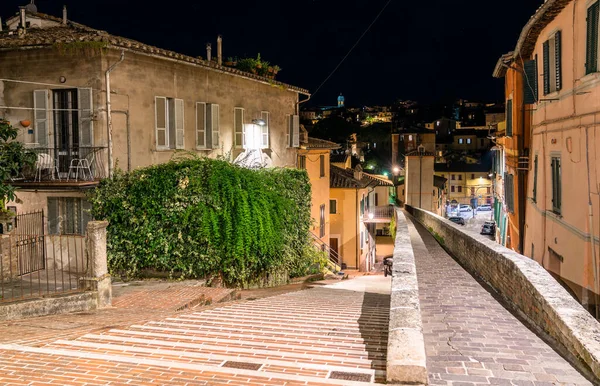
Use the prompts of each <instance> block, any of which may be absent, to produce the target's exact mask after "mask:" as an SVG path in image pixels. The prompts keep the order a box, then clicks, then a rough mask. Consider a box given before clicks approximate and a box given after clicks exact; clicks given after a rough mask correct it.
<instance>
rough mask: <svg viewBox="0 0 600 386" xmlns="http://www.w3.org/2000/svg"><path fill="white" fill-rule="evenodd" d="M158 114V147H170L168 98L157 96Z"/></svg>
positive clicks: (156, 106)
mask: <svg viewBox="0 0 600 386" xmlns="http://www.w3.org/2000/svg"><path fill="white" fill-rule="evenodd" d="M155 110H156V111H155V114H156V148H157V149H165V148H168V147H169V135H168V133H167V122H168V117H169V114H168V110H167V98H165V97H156V98H155Z"/></svg>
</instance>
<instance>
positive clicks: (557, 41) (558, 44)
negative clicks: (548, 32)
mask: <svg viewBox="0 0 600 386" xmlns="http://www.w3.org/2000/svg"><path fill="white" fill-rule="evenodd" d="M561 38H562V33H561V31H558V32H557V33H556V35H554V60H555V63H556V68H555V70H556V91H559V90H560V89H562V39H561Z"/></svg>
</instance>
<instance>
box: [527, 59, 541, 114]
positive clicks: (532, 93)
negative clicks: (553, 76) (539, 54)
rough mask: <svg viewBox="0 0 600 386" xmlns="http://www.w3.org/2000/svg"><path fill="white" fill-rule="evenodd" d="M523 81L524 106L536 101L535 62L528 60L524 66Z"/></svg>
mask: <svg viewBox="0 0 600 386" xmlns="http://www.w3.org/2000/svg"><path fill="white" fill-rule="evenodd" d="M524 68H525V79H523V96H524V98H525V104H527V105H531V104H534V103H536V102H537V99H538V90H537V88H538V84H537V60H528V61H526V62H525V64H524Z"/></svg>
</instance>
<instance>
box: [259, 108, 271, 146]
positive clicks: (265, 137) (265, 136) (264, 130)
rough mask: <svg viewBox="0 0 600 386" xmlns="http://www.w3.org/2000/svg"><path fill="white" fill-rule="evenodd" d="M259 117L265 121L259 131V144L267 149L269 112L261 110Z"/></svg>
mask: <svg viewBox="0 0 600 386" xmlns="http://www.w3.org/2000/svg"><path fill="white" fill-rule="evenodd" d="M260 119H262V120H263V121H265V125H264V126H262V127H261V130H262V133H261V137H260V138H261V140H260V145H261V148H263V149H268V148H269V112H268V111H262V112H261V113H260Z"/></svg>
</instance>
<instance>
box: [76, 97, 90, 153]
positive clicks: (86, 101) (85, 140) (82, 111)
mask: <svg viewBox="0 0 600 386" xmlns="http://www.w3.org/2000/svg"><path fill="white" fill-rule="evenodd" d="M77 98H78V101H77V102H78V104H77V106H78V107H79V145H80V146H92V145H93V144H94V130H93V121H92V116H93V105H92V89H91V88H80V89H78V90H77Z"/></svg>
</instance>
